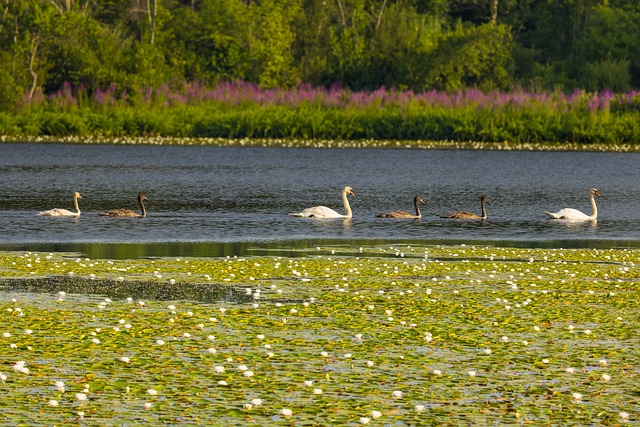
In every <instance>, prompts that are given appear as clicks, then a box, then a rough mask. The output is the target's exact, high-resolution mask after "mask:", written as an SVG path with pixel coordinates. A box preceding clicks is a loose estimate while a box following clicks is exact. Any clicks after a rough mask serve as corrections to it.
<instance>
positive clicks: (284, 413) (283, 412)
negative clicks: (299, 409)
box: [280, 408, 293, 417]
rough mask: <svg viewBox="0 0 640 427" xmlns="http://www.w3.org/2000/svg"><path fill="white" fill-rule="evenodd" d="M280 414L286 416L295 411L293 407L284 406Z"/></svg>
mask: <svg viewBox="0 0 640 427" xmlns="http://www.w3.org/2000/svg"><path fill="white" fill-rule="evenodd" d="M280 414H281V415H283V416H285V417H290V416H291V415H293V411H292V410H291V409H287V408H283V409H281V410H280Z"/></svg>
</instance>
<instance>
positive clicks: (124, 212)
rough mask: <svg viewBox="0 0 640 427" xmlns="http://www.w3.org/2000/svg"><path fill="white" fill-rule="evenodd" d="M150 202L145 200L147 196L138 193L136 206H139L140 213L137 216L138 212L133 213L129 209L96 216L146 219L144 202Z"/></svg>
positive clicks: (106, 212)
mask: <svg viewBox="0 0 640 427" xmlns="http://www.w3.org/2000/svg"><path fill="white" fill-rule="evenodd" d="M145 200H147V201H149V202H150V201H151V200H149V199H148V198H147V196H145V195H144V194H142V193H140V194H138V204H139V205H140V209H141V210H142V213H141V214H139V213H138V212H134V211H132V210H130V209H113V210H110V211H105V212H100V213H99V214H98V215H100V216H110V217H119V218H125V217H128V218H132V217H142V218H144V217H146V216H147V209H146V208H145V207H144V203H143V202H144V201H145Z"/></svg>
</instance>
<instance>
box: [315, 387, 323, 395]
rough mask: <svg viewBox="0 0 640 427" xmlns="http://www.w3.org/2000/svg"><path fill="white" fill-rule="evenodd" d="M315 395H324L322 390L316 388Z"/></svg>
mask: <svg viewBox="0 0 640 427" xmlns="http://www.w3.org/2000/svg"><path fill="white" fill-rule="evenodd" d="M313 394H322V389H319V388H314V389H313Z"/></svg>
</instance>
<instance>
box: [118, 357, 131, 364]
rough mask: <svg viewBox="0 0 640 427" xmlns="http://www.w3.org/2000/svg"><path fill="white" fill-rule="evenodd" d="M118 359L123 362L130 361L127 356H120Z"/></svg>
mask: <svg viewBox="0 0 640 427" xmlns="http://www.w3.org/2000/svg"><path fill="white" fill-rule="evenodd" d="M120 361H121V362H124V363H129V362H131V359H129V358H128V357H127V356H122V357H121V358H120Z"/></svg>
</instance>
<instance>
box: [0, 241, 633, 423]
mask: <svg viewBox="0 0 640 427" xmlns="http://www.w3.org/2000/svg"><path fill="white" fill-rule="evenodd" d="M0 259H1V260H2V262H0V277H3V278H4V280H5V282H4V283H1V282H0V283H1V284H2V286H3V289H4V292H3V293H0V312H1V313H2V315H1V316H0V320H1V321H0V349H1V351H0V372H1V374H0V388H1V389H2V392H3V394H4V396H5V399H9V400H10V401H11V402H12V404H11V406H10V407H7V408H6V409H5V416H6V417H7V420H8V422H9V423H10V424H11V423H13V424H18V423H20V422H25V420H29V422H31V423H33V424H40V425H54V424H57V425H60V424H64V423H67V422H74V421H82V420H84V422H87V423H90V424H100V425H124V424H135V423H138V424H151V423H153V424H195V423H200V424H202V425H234V424H235V425H246V424H247V423H249V424H255V425H290V424H293V425H317V424H320V425H327V424H330V425H364V424H367V425H391V424H393V425H415V424H425V425H429V424H435V425H437V424H445V423H453V424H455V425H486V424H492V425H496V424H501V425H502V424H512V425H515V424H526V423H532V424H534V425H536V424H537V425H550V424H555V425H562V424H589V425H592V424H604V425H619V424H620V423H624V422H627V421H628V422H629V423H634V422H637V420H638V417H639V416H640V414H638V403H639V402H638V387H637V384H638V382H639V380H640V378H638V376H639V374H638V372H639V371H638V364H639V362H640V353H638V351H637V348H638V347H639V345H640V338H639V337H638V334H637V331H638V330H640V298H639V290H638V282H639V281H640V269H639V268H638V264H639V262H640V250H625V249H616V250H563V249H519V248H495V247H471V246H455V247H453V246H452V247H448V246H440V247H413V246H405V245H402V246H400V245H399V246H393V247H390V246H384V247H362V248H357V247H354V248H351V247H342V246H341V247H331V248H330V247H322V248H318V249H317V254H316V255H310V256H307V257H299V258H284V257H243V258H235V257H227V258H214V259H209V258H207V259H204V258H163V259H152V260H149V259H141V260H103V259H100V260H97V259H96V260H92V259H87V258H84V257H80V256H77V255H73V254H59V253H51V254H49V253H25V252H21V253H1V254H0ZM47 277H57V278H60V277H63V278H64V280H57V281H52V282H51V283H52V285H51V286H50V287H47V286H44V285H43V283H45V282H43V281H42V280H44V279H43V278H47ZM34 278H40V279H39V280H40V281H31V280H32V279H34ZM9 279H10V280H9ZM29 283H32V285H31V286H32V287H31V288H30V289H29V290H30V292H26V290H27V288H25V286H29V285H28V284H29ZM136 284H143V285H144V286H142V285H139V286H138V287H136ZM161 285H162V286H163V287H164V288H163V289H164V291H163V293H162V294H153V293H149V290H148V289H149V288H154V287H160V286H161ZM196 285H197V286H200V288H198V289H200V290H201V292H199V293H195V294H193V295H195V296H194V297H190V298H189V299H178V298H176V297H175V296H174V295H179V294H178V293H177V291H176V294H173V293H172V289H176V290H178V289H181V288H185V287H195V286H196ZM207 287H211V288H216V289H223V290H225V289H226V290H227V291H226V292H218V293H216V294H215V295H216V296H217V297H216V298H213V297H211V294H208V295H205V290H206V289H207ZM105 289H108V290H109V292H106V291H105ZM180 295H181V294H180ZM198 295H202V298H201V299H199V298H197V296H198Z"/></svg>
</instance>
